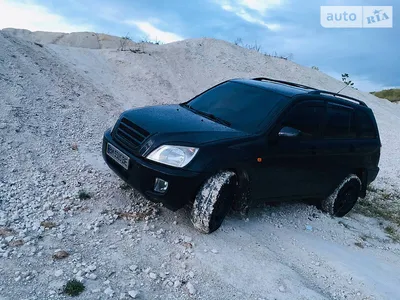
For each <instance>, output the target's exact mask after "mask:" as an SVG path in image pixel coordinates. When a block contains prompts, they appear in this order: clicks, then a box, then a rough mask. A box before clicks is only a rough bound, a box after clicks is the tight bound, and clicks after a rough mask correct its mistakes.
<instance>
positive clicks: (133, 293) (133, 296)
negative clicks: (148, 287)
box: [128, 290, 139, 299]
mask: <svg viewBox="0 0 400 300" xmlns="http://www.w3.org/2000/svg"><path fill="white" fill-rule="evenodd" d="M128 295H129V296H130V297H131V298H133V299H136V297H137V296H138V295H139V292H138V291H135V290H133V291H129V292H128Z"/></svg>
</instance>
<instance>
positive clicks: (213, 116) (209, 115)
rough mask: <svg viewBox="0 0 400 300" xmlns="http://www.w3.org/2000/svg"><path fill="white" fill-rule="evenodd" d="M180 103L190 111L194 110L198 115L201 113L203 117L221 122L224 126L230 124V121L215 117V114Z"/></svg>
mask: <svg viewBox="0 0 400 300" xmlns="http://www.w3.org/2000/svg"><path fill="white" fill-rule="evenodd" d="M182 105H183V106H185V107H187V108H189V109H190V110H191V111H193V112H195V113H197V114H199V115H202V116H204V117H206V118H208V119H210V120H213V121H216V122H218V123H220V124H223V125H225V126H228V127H230V126H231V123H230V122H228V121H225V120H224V119H221V118H220V117H217V116H216V115H213V114H210V113H206V112H204V111H200V110H197V109H195V108H193V107H191V106H190V105H188V104H182Z"/></svg>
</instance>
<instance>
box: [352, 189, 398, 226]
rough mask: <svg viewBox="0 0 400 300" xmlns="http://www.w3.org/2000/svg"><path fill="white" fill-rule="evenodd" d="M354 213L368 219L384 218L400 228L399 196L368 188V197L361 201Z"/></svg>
mask: <svg viewBox="0 0 400 300" xmlns="http://www.w3.org/2000/svg"><path fill="white" fill-rule="evenodd" d="M354 211H355V212H357V213H360V214H363V215H365V216H367V217H374V218H382V219H384V220H387V221H390V222H392V223H394V224H396V225H397V226H400V197H399V195H397V194H392V193H388V192H386V191H384V190H379V189H375V188H372V187H371V188H368V192H367V196H366V197H365V198H364V199H360V201H359V202H358V203H357V204H356V205H355V207H354Z"/></svg>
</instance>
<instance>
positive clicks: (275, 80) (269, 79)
mask: <svg viewBox="0 0 400 300" xmlns="http://www.w3.org/2000/svg"><path fill="white" fill-rule="evenodd" d="M252 80H257V81H263V80H265V81H271V82H278V83H283V84H287V85H290V86H295V87H300V88H303V89H312V90H316V88H313V87H311V86H307V85H304V84H299V83H294V82H289V81H283V80H277V79H272V78H267V77H256V78H252Z"/></svg>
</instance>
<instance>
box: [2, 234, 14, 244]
mask: <svg viewBox="0 0 400 300" xmlns="http://www.w3.org/2000/svg"><path fill="white" fill-rule="evenodd" d="M13 239H14V236H12V235H11V236H7V237H6V238H5V239H4V240H5V241H6V242H7V243H10V242H11V241H12V240H13Z"/></svg>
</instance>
